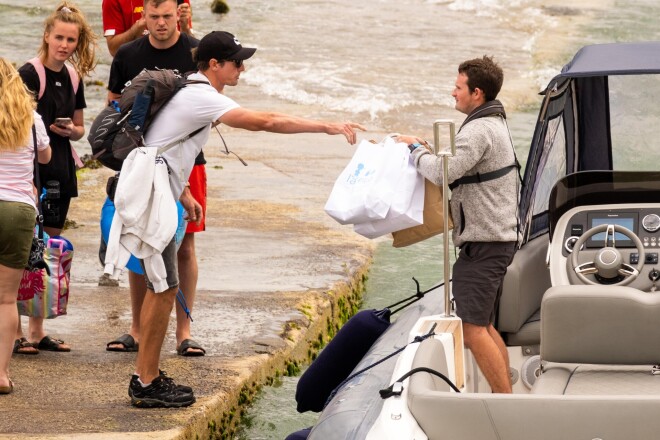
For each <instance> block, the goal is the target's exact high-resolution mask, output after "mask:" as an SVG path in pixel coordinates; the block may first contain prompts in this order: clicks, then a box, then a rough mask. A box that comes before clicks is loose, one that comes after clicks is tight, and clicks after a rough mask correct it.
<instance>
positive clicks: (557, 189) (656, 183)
mask: <svg viewBox="0 0 660 440" xmlns="http://www.w3.org/2000/svg"><path fill="white" fill-rule="evenodd" d="M622 203H660V171H581V172H579V173H574V174H570V175H568V176H565V177H563V178H562V179H560V180H559V181H558V182H557V183H556V185H555V186H554V188H553V189H552V192H551V194H550V201H549V205H550V207H549V213H550V237H552V233H553V231H554V226H555V225H556V224H557V222H558V221H559V218H560V217H561V216H562V215H563V214H564V213H566V212H567V211H569V210H570V209H571V208H574V207H576V206H585V205H605V204H622Z"/></svg>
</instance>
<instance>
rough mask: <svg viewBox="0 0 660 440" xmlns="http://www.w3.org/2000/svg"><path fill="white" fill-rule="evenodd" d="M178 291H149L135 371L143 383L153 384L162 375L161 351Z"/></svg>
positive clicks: (145, 301)
mask: <svg viewBox="0 0 660 440" xmlns="http://www.w3.org/2000/svg"><path fill="white" fill-rule="evenodd" d="M178 290H179V288H178V287H174V288H171V289H168V290H166V291H164V292H161V293H154V292H153V291H152V290H147V294H146V296H145V298H144V303H143V304H142V314H141V316H140V322H141V325H142V328H141V329H140V337H141V341H140V350H139V351H138V355H137V361H136V364H135V371H136V373H137V374H138V375H139V376H140V380H141V381H142V383H145V384H147V383H151V381H152V380H154V379H155V378H156V377H158V375H159V374H160V373H159V371H158V364H159V361H160V351H161V348H162V347H163V341H164V339H165V334H166V332H167V324H168V323H169V320H170V313H171V312H172V306H173V305H174V298H175V296H176V292H177V291H178Z"/></svg>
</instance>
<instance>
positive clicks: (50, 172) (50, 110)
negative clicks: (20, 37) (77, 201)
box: [18, 63, 87, 197]
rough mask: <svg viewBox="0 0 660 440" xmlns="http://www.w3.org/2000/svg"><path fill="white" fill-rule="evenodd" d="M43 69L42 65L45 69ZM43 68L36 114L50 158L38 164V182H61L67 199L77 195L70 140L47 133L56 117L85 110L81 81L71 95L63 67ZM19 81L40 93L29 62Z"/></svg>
mask: <svg viewBox="0 0 660 440" xmlns="http://www.w3.org/2000/svg"><path fill="white" fill-rule="evenodd" d="M44 67H45V66H44ZM45 69H46V89H45V91H44V95H43V96H42V97H41V99H40V100H39V101H38V102H37V113H39V114H40V115H41V118H42V119H43V121H44V125H45V126H46V133H48V137H49V138H50V146H51V149H52V157H51V160H50V162H49V163H48V164H45V165H44V164H39V179H40V180H41V185H42V186H45V185H46V182H47V181H49V180H57V181H58V182H60V193H61V194H62V195H64V196H68V197H77V196H78V181H77V179H76V164H75V162H74V160H73V156H72V155H71V141H70V140H69V138H68V137H62V136H60V135H58V134H55V133H53V132H52V131H50V125H51V124H52V123H53V122H54V121H55V119H56V118H73V113H74V112H75V110H78V109H83V108H85V107H87V103H86V102H85V91H84V86H83V81H82V79H80V84H79V85H78V91H77V93H76V94H75V95H74V94H73V85H72V83H71V78H70V77H69V71H68V69H67V68H66V67H63V68H62V70H61V71H59V72H55V71H53V70H50V69H49V68H48V67H45ZM18 72H19V74H20V75H21V79H23V82H24V83H25V85H26V86H27V88H28V89H30V90H31V91H33V92H34V94H35V95H37V93H38V92H39V75H38V74H37V71H36V69H35V68H34V66H33V65H32V64H30V63H26V64H24V65H23V66H21V68H20V69H18Z"/></svg>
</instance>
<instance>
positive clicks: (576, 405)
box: [408, 373, 660, 440]
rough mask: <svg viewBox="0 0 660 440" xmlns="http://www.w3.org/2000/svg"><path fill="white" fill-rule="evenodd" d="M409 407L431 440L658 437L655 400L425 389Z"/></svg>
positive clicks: (658, 405) (658, 406) (659, 408)
mask: <svg viewBox="0 0 660 440" xmlns="http://www.w3.org/2000/svg"><path fill="white" fill-rule="evenodd" d="M419 374H428V373H419ZM409 397H410V396H409ZM408 406H409V408H410V411H411V412H412V414H413V416H414V417H415V419H416V420H417V423H418V424H419V426H420V427H421V428H422V429H423V430H424V433H425V434H426V435H427V436H428V438H429V440H445V439H479V440H502V439H506V440H528V439H530V438H534V439H536V440H556V439H595V438H603V439H647V438H648V439H650V438H657V435H658V432H660V417H658V414H659V413H660V398H658V396H565V395H561V396H557V395H545V396H541V395H535V394H491V393H486V394H485V393H478V394H470V393H461V394H459V393H453V392H442V391H433V390H423V391H418V392H417V394H416V395H415V396H414V398H413V399H410V400H409V405H408Z"/></svg>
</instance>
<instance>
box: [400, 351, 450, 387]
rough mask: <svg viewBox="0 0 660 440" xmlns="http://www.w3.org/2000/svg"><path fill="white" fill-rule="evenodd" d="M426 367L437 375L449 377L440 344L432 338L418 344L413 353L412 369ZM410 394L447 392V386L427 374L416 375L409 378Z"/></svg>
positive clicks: (442, 381) (445, 359) (440, 380)
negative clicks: (422, 391)
mask: <svg viewBox="0 0 660 440" xmlns="http://www.w3.org/2000/svg"><path fill="white" fill-rule="evenodd" d="M418 367H426V368H431V369H433V370H435V371H437V372H438V373H442V374H444V375H445V376H449V372H448V368H447V358H446V356H445V348H444V345H442V342H440V341H438V340H437V339H434V338H429V339H426V340H424V341H422V342H420V344H419V348H417V351H416V352H415V358H414V359H413V364H412V368H418ZM409 387H410V393H413V394H414V393H415V392H416V391H415V390H429V389H430V390H435V391H449V385H448V384H447V383H446V382H445V381H444V380H442V379H440V378H439V377H437V376H434V375H432V374H428V373H416V374H413V375H412V376H411V377H410V384H409Z"/></svg>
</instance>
